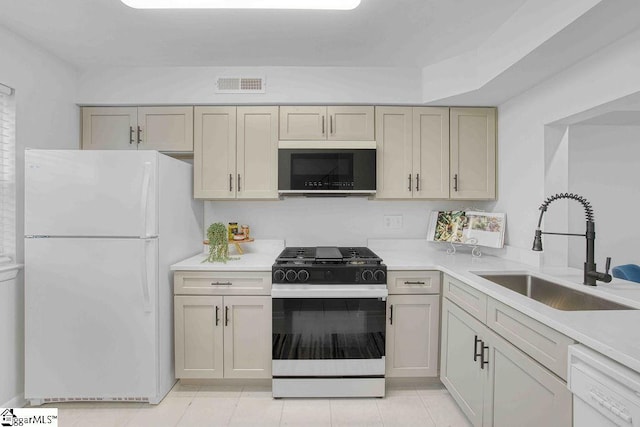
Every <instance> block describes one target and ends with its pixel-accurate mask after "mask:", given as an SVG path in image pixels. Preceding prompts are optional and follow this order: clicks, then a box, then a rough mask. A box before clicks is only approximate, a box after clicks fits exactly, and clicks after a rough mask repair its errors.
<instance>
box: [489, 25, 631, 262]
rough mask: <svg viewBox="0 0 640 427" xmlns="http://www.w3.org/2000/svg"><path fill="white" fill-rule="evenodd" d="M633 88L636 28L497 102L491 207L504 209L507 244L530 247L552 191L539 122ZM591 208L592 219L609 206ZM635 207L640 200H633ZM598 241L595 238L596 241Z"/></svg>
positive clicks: (625, 93) (562, 115) (543, 130)
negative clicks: (494, 194)
mask: <svg viewBox="0 0 640 427" xmlns="http://www.w3.org/2000/svg"><path fill="white" fill-rule="evenodd" d="M638 91H640V31H636V32H634V33H631V34H630V35H628V36H627V37H625V38H623V39H621V40H619V41H618V42H616V43H613V44H611V45H610V46H607V47H606V48H604V49H602V50H600V51H599V52H597V53H596V54H594V55H592V56H590V57H589V58H587V59H585V60H583V61H580V62H578V63H576V64H575V65H574V66H572V67H570V68H568V69H566V70H565V71H563V72H561V73H559V74H557V75H556V76H554V77H553V78H551V79H548V80H547V81H545V82H544V83H542V84H540V85H538V86H536V87H534V88H532V89H531V90H529V91H527V92H526V93H524V94H522V95H520V96H518V97H516V98H513V99H511V100H509V101H508V102H506V103H504V104H502V105H500V106H499V108H498V117H499V119H498V135H499V137H498V138H499V140H498V150H499V151H498V168H499V184H498V185H499V188H498V194H499V200H498V201H497V202H496V203H495V204H493V207H494V209H495V210H496V211H504V212H507V215H508V220H507V236H508V241H507V244H509V245H511V246H515V247H518V248H520V249H521V250H522V251H530V249H531V243H532V241H533V231H534V229H535V226H536V223H537V219H538V213H539V212H538V207H539V206H540V204H541V203H542V201H543V200H544V198H545V197H546V196H547V195H549V194H550V193H551V191H552V189H551V188H545V185H544V184H543V183H545V182H554V180H553V179H551V178H550V177H545V174H546V165H547V164H549V163H550V162H552V160H551V159H548V158H545V125H548V124H551V123H553V122H555V121H557V120H560V119H562V118H565V117H568V116H571V115H573V114H576V113H579V112H582V111H585V110H588V109H590V108H593V107H596V106H598V105H601V104H605V103H607V102H611V101H613V100H615V99H618V98H621V97H624V96H627V95H630V94H633V93H636V92H638ZM551 131H552V130H551V128H548V129H547V132H551ZM553 132H557V130H553ZM561 155H564V154H561ZM556 170H557V168H556ZM594 208H595V213H596V217H598V216H604V217H607V216H608V215H609V214H610V212H611V211H612V210H613V209H614V207H612V206H607V205H600V204H597V205H595V206H594ZM552 209H554V208H553V207H552V208H551V209H550V212H551V210H552ZM638 209H640V200H636V203H635V210H638ZM551 231H562V230H551ZM604 239H605V236H603V235H600V236H599V240H600V242H602V240H604ZM549 244H552V243H550V242H549V241H548V239H547V246H548V245H549ZM565 250H566V245H565ZM545 262H546V261H545Z"/></svg>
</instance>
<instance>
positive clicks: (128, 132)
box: [82, 107, 138, 150]
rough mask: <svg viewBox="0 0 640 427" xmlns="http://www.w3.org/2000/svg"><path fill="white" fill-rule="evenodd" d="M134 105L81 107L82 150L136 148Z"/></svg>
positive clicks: (136, 117) (136, 115)
mask: <svg viewBox="0 0 640 427" xmlns="http://www.w3.org/2000/svg"><path fill="white" fill-rule="evenodd" d="M137 126H138V113H137V109H136V107H83V108H82V149H83V150H137V149H138V143H137V136H136V132H137Z"/></svg>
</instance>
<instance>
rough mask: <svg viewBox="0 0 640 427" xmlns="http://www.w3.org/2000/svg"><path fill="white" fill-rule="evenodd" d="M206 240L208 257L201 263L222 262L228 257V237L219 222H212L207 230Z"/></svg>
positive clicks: (224, 228)
mask: <svg viewBox="0 0 640 427" xmlns="http://www.w3.org/2000/svg"><path fill="white" fill-rule="evenodd" d="M207 238H208V239H209V256H208V257H207V258H205V260H204V261H202V262H224V263H226V262H227V261H229V260H230V259H231V258H230V257H229V240H228V239H229V237H228V235H227V227H225V225H224V224H223V223H221V222H214V223H213V224H211V225H210V226H209V228H207Z"/></svg>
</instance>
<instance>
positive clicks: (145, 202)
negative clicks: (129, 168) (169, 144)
mask: <svg viewBox="0 0 640 427" xmlns="http://www.w3.org/2000/svg"><path fill="white" fill-rule="evenodd" d="M150 185H151V162H144V175H143V177H142V191H141V194H140V220H141V223H142V232H141V233H140V238H142V239H144V238H146V237H149V233H148V232H147V222H148V212H147V211H148V210H149V190H150V189H149V186H150Z"/></svg>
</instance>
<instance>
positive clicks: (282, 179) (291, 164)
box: [278, 141, 376, 195]
mask: <svg viewBox="0 0 640 427" xmlns="http://www.w3.org/2000/svg"><path fill="white" fill-rule="evenodd" d="M278 192H279V193H281V194H308V195H313V194H317V195H322V194H326V195H330V194H336V195H340V194H344V195H349V194H374V193H375V192H376V143H375V141H354V142H349V143H345V142H337V141H301V142H297V141H281V142H280V144H279V148H278Z"/></svg>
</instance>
